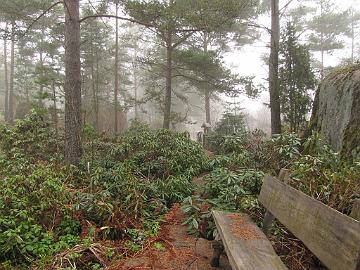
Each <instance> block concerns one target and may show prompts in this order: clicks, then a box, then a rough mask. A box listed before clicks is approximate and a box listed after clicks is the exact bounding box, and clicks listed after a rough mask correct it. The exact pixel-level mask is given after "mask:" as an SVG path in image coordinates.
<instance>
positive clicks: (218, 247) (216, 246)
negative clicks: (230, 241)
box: [210, 240, 224, 267]
mask: <svg viewBox="0 0 360 270" xmlns="http://www.w3.org/2000/svg"><path fill="white" fill-rule="evenodd" d="M212 248H213V252H214V253H213V257H212V259H211V262H210V265H211V266H212V267H219V266H220V256H221V254H222V253H223V252H224V246H223V244H222V242H221V240H214V241H213V242H212Z"/></svg>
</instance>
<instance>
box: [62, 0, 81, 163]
mask: <svg viewBox="0 0 360 270" xmlns="http://www.w3.org/2000/svg"><path fill="white" fill-rule="evenodd" d="M64 4H65V7H64V9H65V86H64V88H65V162H66V163H67V164H75V165H76V164H78V163H79V161H80V158H81V156H82V143H81V130H82V121H81V70H80V22H79V0H64Z"/></svg>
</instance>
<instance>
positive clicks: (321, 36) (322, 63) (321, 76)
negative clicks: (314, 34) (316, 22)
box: [320, 1, 325, 80]
mask: <svg viewBox="0 0 360 270" xmlns="http://www.w3.org/2000/svg"><path fill="white" fill-rule="evenodd" d="M323 9H324V7H323V1H320V16H323ZM320 43H321V44H320V47H321V48H320V52H321V70H320V78H321V80H323V79H324V53H325V52H324V33H323V30H322V29H321V34H320Z"/></svg>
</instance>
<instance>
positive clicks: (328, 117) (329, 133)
mask: <svg viewBox="0 0 360 270" xmlns="http://www.w3.org/2000/svg"><path fill="white" fill-rule="evenodd" d="M311 130H316V131H318V132H320V133H321V134H322V135H323V136H324V138H325V139H326V140H327V142H328V143H329V144H330V145H331V146H332V148H333V150H335V151H337V152H340V153H341V155H342V156H343V157H348V158H355V157H358V156H360V65H359V64H357V65H351V66H346V67H342V68H340V69H337V70H335V71H333V72H332V73H331V74H329V75H328V76H327V77H326V78H325V79H324V81H323V82H322V83H321V84H320V86H319V89H318V91H317V94H316V97H315V101H314V109H313V114H312V119H311Z"/></svg>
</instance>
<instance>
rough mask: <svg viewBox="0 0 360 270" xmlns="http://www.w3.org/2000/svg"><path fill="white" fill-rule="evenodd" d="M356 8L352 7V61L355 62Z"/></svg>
mask: <svg viewBox="0 0 360 270" xmlns="http://www.w3.org/2000/svg"><path fill="white" fill-rule="evenodd" d="M354 20H355V18H354V10H353V9H351V63H354V49H355V22H354Z"/></svg>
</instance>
